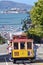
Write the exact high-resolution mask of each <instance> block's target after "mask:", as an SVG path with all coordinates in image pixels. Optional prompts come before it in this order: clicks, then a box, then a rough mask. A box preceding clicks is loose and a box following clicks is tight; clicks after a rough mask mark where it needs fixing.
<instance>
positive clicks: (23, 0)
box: [0, 0, 38, 5]
mask: <svg viewBox="0 0 43 65" xmlns="http://www.w3.org/2000/svg"><path fill="white" fill-rule="evenodd" d="M0 1H1V0H0ZM5 1H6V0H5ZM7 1H9V0H7ZM10 1H15V2H19V3H25V4H28V5H34V2H37V1H38V0H10Z"/></svg>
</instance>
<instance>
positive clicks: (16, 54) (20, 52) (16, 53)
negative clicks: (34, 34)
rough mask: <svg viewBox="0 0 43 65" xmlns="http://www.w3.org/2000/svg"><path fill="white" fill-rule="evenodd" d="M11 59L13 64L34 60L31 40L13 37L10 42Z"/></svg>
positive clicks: (23, 37)
mask: <svg viewBox="0 0 43 65" xmlns="http://www.w3.org/2000/svg"><path fill="white" fill-rule="evenodd" d="M12 47H13V50H12V58H13V62H14V63H16V60H20V59H22V60H23V59H24V60H25V59H27V60H31V61H32V60H33V59H34V58H35V54H34V48H33V47H34V45H33V39H28V38H27V37H26V36H21V35H19V36H14V37H13V40H12Z"/></svg>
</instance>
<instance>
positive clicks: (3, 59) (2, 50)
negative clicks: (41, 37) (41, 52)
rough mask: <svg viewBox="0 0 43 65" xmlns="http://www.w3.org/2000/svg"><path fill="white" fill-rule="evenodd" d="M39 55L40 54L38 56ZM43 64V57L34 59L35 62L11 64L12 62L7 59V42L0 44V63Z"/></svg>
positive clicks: (3, 64) (2, 64)
mask: <svg viewBox="0 0 43 65" xmlns="http://www.w3.org/2000/svg"><path fill="white" fill-rule="evenodd" d="M40 57H41V56H40ZM42 58H43V56H42ZM36 64H37V65H43V59H42V60H36V62H35V63H30V62H26V63H16V64H13V62H10V61H9V56H8V53H7V44H4V45H0V65H36Z"/></svg>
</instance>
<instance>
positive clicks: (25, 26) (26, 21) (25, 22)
mask: <svg viewBox="0 0 43 65" xmlns="http://www.w3.org/2000/svg"><path fill="white" fill-rule="evenodd" d="M22 24H23V26H22V30H25V31H27V30H28V28H30V25H31V19H30V15H29V16H28V17H27V18H25V19H23V20H22Z"/></svg>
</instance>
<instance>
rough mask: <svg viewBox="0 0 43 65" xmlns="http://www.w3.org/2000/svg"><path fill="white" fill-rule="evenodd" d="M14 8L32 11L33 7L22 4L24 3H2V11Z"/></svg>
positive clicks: (0, 8)
mask: <svg viewBox="0 0 43 65" xmlns="http://www.w3.org/2000/svg"><path fill="white" fill-rule="evenodd" d="M13 7H15V8H25V9H30V8H31V7H32V6H31V5H26V4H22V3H17V2H13V1H0V10H5V9H10V8H13Z"/></svg>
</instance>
